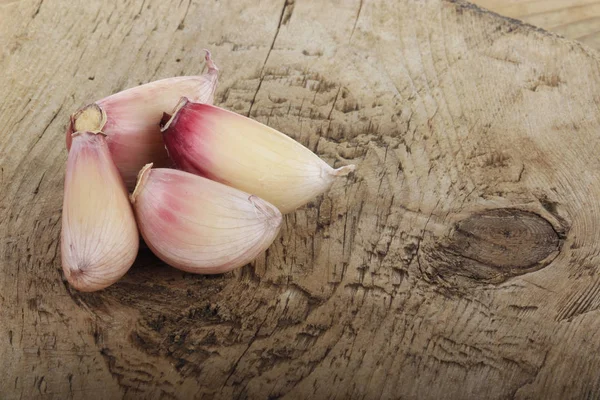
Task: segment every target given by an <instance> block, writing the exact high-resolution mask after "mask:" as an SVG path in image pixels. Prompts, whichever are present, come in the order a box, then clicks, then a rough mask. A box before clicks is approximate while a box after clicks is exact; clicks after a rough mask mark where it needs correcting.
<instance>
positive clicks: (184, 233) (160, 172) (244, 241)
mask: <svg viewBox="0 0 600 400" xmlns="http://www.w3.org/2000/svg"><path fill="white" fill-rule="evenodd" d="M131 202H132V203H133V206H134V210H135V215H136V219H137V223H138V226H139V229H140V232H141V234H142V236H143V238H144V241H145V242H146V243H147V244H148V247H150V249H151V250H152V251H153V252H154V254H156V255H157V256H158V257H159V258H160V259H161V260H163V261H164V262H166V263H167V264H169V265H171V266H173V267H175V268H178V269H181V270H183V271H187V272H192V273H198V274H218V273H223V272H227V271H230V270H232V269H235V268H238V267H241V266H243V265H245V264H247V263H249V262H251V261H252V260H254V259H255V258H256V257H257V256H258V255H259V254H260V253H262V252H264V251H265V250H266V249H267V248H268V247H269V246H270V245H271V243H272V242H273V240H275V237H276V236H277V234H278V233H279V229H280V227H281V221H282V216H281V213H280V212H279V210H278V209H277V208H276V207H274V206H273V205H271V204H269V203H267V202H266V201H264V200H262V199H260V198H258V197H256V196H252V195H249V194H247V193H244V192H242V191H240V190H237V189H234V188H231V187H228V186H225V185H223V184H221V183H218V182H214V181H211V180H209V179H206V178H203V177H200V176H196V175H193V174H190V173H187V172H183V171H178V170H174V169H163V168H157V169H152V164H148V165H147V166H145V167H144V168H143V169H142V170H141V171H140V174H139V178H138V183H137V186H136V188H135V190H134V192H133V194H132V195H131Z"/></svg>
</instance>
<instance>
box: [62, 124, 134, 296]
mask: <svg viewBox="0 0 600 400" xmlns="http://www.w3.org/2000/svg"><path fill="white" fill-rule="evenodd" d="M138 247H139V234H138V230H137V227H136V224H135V217H134V215H133V210H132V208H131V204H130V203H129V201H128V197H127V190H126V189H125V186H124V184H123V181H122V179H121V177H120V176H119V171H118V170H117V167H116V166H115V164H114V162H113V161H112V159H111V156H110V152H109V149H108V145H107V144H106V140H105V138H104V135H102V134H101V133H97V134H95V133H91V132H78V133H75V134H74V137H73V142H72V146H71V151H70V152H69V157H68V160H67V168H66V174H65V187H64V199H63V211H62V231H61V259H62V268H63V271H64V274H65V276H66V278H67V281H68V282H69V283H70V284H71V285H72V286H73V287H74V288H75V289H77V290H80V291H84V292H91V291H95V290H100V289H103V288H106V287H107V286H110V285H111V284H113V283H115V282H116V281H117V280H119V278H121V277H122V276H123V275H125V273H126V272H127V271H128V270H129V268H130V267H131V265H132V264H133V262H134V260H135V257H136V255H137V252H138Z"/></svg>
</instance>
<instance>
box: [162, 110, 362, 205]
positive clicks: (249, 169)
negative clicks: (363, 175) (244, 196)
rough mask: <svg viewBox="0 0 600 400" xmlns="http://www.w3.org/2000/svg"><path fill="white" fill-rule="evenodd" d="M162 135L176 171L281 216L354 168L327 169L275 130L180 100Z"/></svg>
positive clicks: (312, 154)
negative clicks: (255, 199) (253, 199)
mask: <svg viewBox="0 0 600 400" xmlns="http://www.w3.org/2000/svg"><path fill="white" fill-rule="evenodd" d="M163 120H164V119H163ZM162 131H163V140H164V142H165V145H166V147H167V150H168V152H169V156H170V157H171V160H172V161H173V163H174V164H175V166H176V167H177V168H179V169H182V170H184V171H188V172H192V173H195V174H198V175H202V176H205V177H207V178H209V179H213V180H216V181H219V182H222V183H224V184H227V185H229V186H233V187H235V188H238V189H240V190H243V191H245V192H248V193H252V194H255V195H257V196H259V197H261V198H263V199H265V200H267V201H268V202H270V203H272V204H273V205H275V206H277V207H278V208H279V209H280V210H281V212H283V213H288V212H291V211H293V210H295V209H296V208H298V207H300V206H302V205H304V204H306V203H308V202H309V201H310V200H312V199H313V198H314V197H316V196H318V195H319V194H321V193H323V192H325V191H326V190H328V189H329V187H330V186H331V185H332V184H333V182H334V180H335V179H336V178H337V177H339V176H342V175H346V174H348V173H349V172H350V171H353V170H354V165H347V166H344V167H341V168H338V169H333V168H331V167H330V166H329V165H328V164H327V163H325V162H324V161H323V160H321V159H320V158H319V157H318V156H317V155H315V154H314V153H313V152H312V151H310V150H309V149H307V148H306V147H304V146H302V145H301V144H300V143H298V142H296V141H295V140H293V139H291V138H290V137H288V136H286V135H284V134H282V133H280V132H278V131H276V130H275V129H272V128H269V127H268V126H265V125H263V124H261V123H259V122H257V121H254V120H252V119H249V118H246V117H244V116H241V115H239V114H236V113H233V112H230V111H226V110H223V109H221V108H218V107H214V106H210V105H206V104H199V103H194V102H191V101H189V100H188V99H186V98H182V99H181V101H180V103H179V104H178V106H177V108H176V109H175V112H174V114H173V116H172V117H171V118H170V119H169V120H168V121H167V122H166V123H164V124H163V128H162Z"/></svg>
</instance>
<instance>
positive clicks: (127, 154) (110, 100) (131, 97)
mask: <svg viewBox="0 0 600 400" xmlns="http://www.w3.org/2000/svg"><path fill="white" fill-rule="evenodd" d="M206 65H207V67H208V71H207V72H206V73H205V74H203V75H201V76H179V77H174V78H167V79H162V80H158V81H154V82H151V83H147V84H145V85H141V86H137V87H133V88H130V89H127V90H124V91H122V92H119V93H116V94H113V95H111V96H108V97H106V98H104V99H102V100H99V101H97V102H96V103H95V104H96V105H98V106H100V108H101V109H102V111H103V112H104V114H105V115H106V120H105V123H104V125H103V126H102V127H100V129H101V131H102V132H103V133H105V134H106V141H107V143H108V147H109V149H110V152H111V154H112V157H113V160H114V162H115V164H116V165H117V168H118V169H119V172H120V173H121V176H122V177H123V180H124V181H125V185H126V186H127V188H128V189H129V190H132V189H133V188H134V187H135V182H136V179H137V173H138V172H139V170H140V169H141V168H142V167H143V166H144V165H146V164H147V163H150V162H153V163H154V164H155V165H157V166H163V167H166V166H170V161H169V157H168V154H167V151H166V150H165V147H164V144H163V142H162V138H161V135H160V121H161V118H162V116H163V113H164V112H171V111H172V110H173V108H174V107H175V106H176V105H177V102H178V101H179V99H180V97H181V96H186V97H190V98H192V99H194V101H197V102H200V103H209V104H212V102H213V100H214V94H215V90H216V88H217V81H218V71H219V69H218V68H217V66H216V65H215V64H214V62H213V60H212V58H211V54H210V52H209V51H208V50H207V51H206ZM75 117H76V114H74V115H73V117H72V118H71V123H70V125H69V127H68V129H67V138H66V142H67V149H70V147H71V134H72V133H73V132H74V131H75V130H74V128H73V121H74V119H75Z"/></svg>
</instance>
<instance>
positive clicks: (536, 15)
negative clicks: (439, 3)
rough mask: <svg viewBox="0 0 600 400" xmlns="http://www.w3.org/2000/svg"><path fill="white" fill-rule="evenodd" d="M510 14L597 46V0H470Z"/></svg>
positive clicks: (599, 20)
mask: <svg viewBox="0 0 600 400" xmlns="http://www.w3.org/2000/svg"><path fill="white" fill-rule="evenodd" d="M472 2H473V3H475V4H477V5H479V6H481V7H485V8H488V9H490V10H492V11H494V12H497V13H499V14H501V15H504V16H506V17H510V18H516V19H519V20H522V21H525V22H527V23H530V24H532V25H535V26H539V27H541V28H544V29H547V30H549V31H552V32H555V33H558V34H559V35H562V36H564V37H567V38H569V39H574V40H578V41H580V42H582V43H585V44H586V45H588V46H590V47H592V48H594V49H595V50H600V2H599V1H598V0H472Z"/></svg>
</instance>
